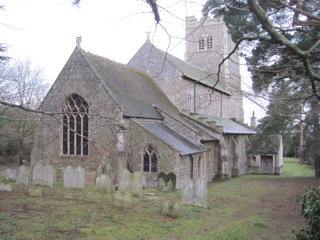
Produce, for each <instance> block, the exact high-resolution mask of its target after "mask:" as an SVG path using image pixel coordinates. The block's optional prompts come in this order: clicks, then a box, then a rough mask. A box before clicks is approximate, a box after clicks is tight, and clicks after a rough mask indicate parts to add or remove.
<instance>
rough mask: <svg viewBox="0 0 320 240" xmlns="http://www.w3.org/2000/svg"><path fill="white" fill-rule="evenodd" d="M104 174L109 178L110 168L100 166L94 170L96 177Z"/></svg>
mask: <svg viewBox="0 0 320 240" xmlns="http://www.w3.org/2000/svg"><path fill="white" fill-rule="evenodd" d="M102 174H105V175H107V176H109V178H111V174H112V168H111V167H110V166H109V165H108V164H100V165H99V166H98V168H97V170H96V177H99V176H100V175H102Z"/></svg>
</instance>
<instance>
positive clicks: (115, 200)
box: [112, 191, 123, 207]
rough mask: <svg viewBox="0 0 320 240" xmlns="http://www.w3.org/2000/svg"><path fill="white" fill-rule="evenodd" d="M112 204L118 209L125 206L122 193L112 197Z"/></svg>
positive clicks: (116, 193)
mask: <svg viewBox="0 0 320 240" xmlns="http://www.w3.org/2000/svg"><path fill="white" fill-rule="evenodd" d="M112 204H113V206H116V207H122V206H123V202H122V193H121V192H118V191H116V192H115V193H114V194H113V196H112Z"/></svg>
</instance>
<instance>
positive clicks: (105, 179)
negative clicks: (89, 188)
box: [96, 174, 111, 193]
mask: <svg viewBox="0 0 320 240" xmlns="http://www.w3.org/2000/svg"><path fill="white" fill-rule="evenodd" d="M110 185H111V180H110V178H109V176H107V175H106V174H102V175H100V176H99V177H97V178H96V189H97V190H98V191H100V192H106V193H109V191H110Z"/></svg>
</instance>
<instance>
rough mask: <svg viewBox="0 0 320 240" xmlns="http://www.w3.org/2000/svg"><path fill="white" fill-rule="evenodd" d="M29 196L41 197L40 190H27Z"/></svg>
mask: <svg viewBox="0 0 320 240" xmlns="http://www.w3.org/2000/svg"><path fill="white" fill-rule="evenodd" d="M28 193H29V196H31V197H42V196H43V194H42V188H41V187H30V188H29V190H28Z"/></svg>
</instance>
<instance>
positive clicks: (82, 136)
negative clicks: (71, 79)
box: [62, 93, 89, 155]
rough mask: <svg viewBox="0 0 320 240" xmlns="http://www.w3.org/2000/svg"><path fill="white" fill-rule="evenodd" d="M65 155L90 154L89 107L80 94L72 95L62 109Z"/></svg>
mask: <svg viewBox="0 0 320 240" xmlns="http://www.w3.org/2000/svg"><path fill="white" fill-rule="evenodd" d="M62 111H63V144H62V145H63V151H62V152H63V154H64V155H88V154H89V145H88V137H89V119H88V113H89V106H88V103H87V102H86V101H85V100H84V99H83V98H82V97H80V96H79V95H78V94H75V93H74V94H72V95H70V96H69V97H68V98H67V100H66V102H65V104H64V105H63V107H62Z"/></svg>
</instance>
